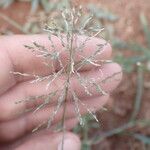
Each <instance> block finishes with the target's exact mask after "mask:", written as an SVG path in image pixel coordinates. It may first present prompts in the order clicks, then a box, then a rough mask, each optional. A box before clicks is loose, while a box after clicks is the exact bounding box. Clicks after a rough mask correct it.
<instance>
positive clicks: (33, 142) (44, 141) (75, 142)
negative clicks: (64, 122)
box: [15, 132, 81, 150]
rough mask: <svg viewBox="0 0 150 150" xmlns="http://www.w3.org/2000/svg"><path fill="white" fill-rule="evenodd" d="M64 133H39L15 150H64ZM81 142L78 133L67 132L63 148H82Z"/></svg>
mask: <svg viewBox="0 0 150 150" xmlns="http://www.w3.org/2000/svg"><path fill="white" fill-rule="evenodd" d="M62 139H63V133H61V132H60V133H54V134H48V133H45V134H42V135H41V134H39V135H38V134H37V135H36V136H32V137H31V138H27V139H26V140H25V141H24V142H22V144H21V145H19V146H17V147H16V149H15V150H27V149H29V150H41V149H42V150H62ZM80 149H81V142H80V139H79V137H78V136H77V135H75V134H73V133H71V132H66V133H65V135H64V144H63V150H80Z"/></svg>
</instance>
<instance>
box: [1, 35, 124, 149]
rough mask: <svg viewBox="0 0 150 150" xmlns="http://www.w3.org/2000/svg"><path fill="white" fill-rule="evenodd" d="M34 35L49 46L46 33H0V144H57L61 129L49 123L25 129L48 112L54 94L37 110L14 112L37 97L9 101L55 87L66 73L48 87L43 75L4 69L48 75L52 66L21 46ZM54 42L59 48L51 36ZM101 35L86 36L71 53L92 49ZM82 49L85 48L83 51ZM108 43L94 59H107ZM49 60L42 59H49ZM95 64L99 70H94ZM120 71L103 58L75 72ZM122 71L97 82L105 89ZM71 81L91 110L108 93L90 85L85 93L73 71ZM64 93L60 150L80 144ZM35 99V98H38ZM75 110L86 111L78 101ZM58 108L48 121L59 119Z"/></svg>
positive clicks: (100, 73) (101, 103) (30, 146)
mask: <svg viewBox="0 0 150 150" xmlns="http://www.w3.org/2000/svg"><path fill="white" fill-rule="evenodd" d="M84 39H85V37H78V38H77V42H78V43H81V42H82V41H83V40H84ZM33 41H36V42H38V43H40V44H42V45H44V46H45V47H47V48H48V49H49V50H50V51H51V50H52V48H51V46H50V43H49V41H48V39H47V36H46V35H14V36H1V37H0V60H1V62H0V68H1V69H0V149H1V150H9V149H10V150H26V149H29V150H30V149H32V150H41V149H43V150H48V149H51V150H57V149H58V148H60V146H59V144H61V140H62V133H61V132H60V133H54V132H53V131H52V130H51V129H48V130H42V131H38V132H36V133H34V134H32V133H31V131H32V129H34V128H35V127H36V126H38V125H39V124H40V123H42V122H43V121H44V120H46V119H47V118H48V117H49V114H50V113H51V112H53V110H54V108H55V106H56V104H57V103H56V99H57V97H56V99H54V100H53V102H52V103H51V104H50V105H49V106H47V107H46V108H44V109H42V110H39V111H38V112H37V113H35V114H33V113H32V112H29V113H26V114H20V113H19V112H20V111H23V110H25V109H28V108H34V107H35V106H36V105H37V103H30V105H27V104H26V103H21V104H15V102H16V100H18V99H19V100H20V99H24V98H26V97H28V96H38V95H41V94H46V93H47V92H51V91H53V90H55V89H58V88H59V87H60V86H61V85H62V83H63V82H62V81H64V80H65V79H66V75H65V74H62V76H61V77H59V78H58V79H57V81H55V82H54V83H53V84H52V88H51V89H48V91H46V90H45V88H44V87H45V86H46V84H47V82H48V81H44V82H41V83H36V84H31V83H30V82H31V81H32V80H33V78H32V77H22V76H16V75H14V74H11V73H10V72H11V71H12V72H13V71H15V72H21V73H33V72H34V74H38V75H43V76H46V75H49V74H51V73H52V72H53V71H54V70H52V69H50V68H48V67H46V66H45V65H44V64H43V59H42V58H37V57H35V55H34V54H33V52H31V51H29V50H27V49H26V48H24V46H23V45H24V44H26V45H31V42H33ZM53 41H54V45H56V47H57V48H58V50H61V49H62V46H61V43H60V40H59V39H58V38H56V37H53ZM104 42H105V41H104V40H100V39H97V38H93V39H91V40H89V41H88V42H87V44H86V46H85V48H84V50H83V53H81V54H80V55H79V56H77V57H76V58H75V59H76V61H79V60H80V59H81V55H82V56H84V57H87V56H89V55H90V54H92V52H93V50H94V49H96V45H97V44H100V43H101V44H102V43H104ZM85 52H86V53H85ZM111 53H112V50H111V46H110V45H109V44H107V45H106V46H105V47H104V49H103V51H102V53H101V54H100V55H98V56H97V59H99V60H107V59H111ZM61 58H62V63H63V64H64V65H65V64H66V63H67V55H66V53H65V52H62V53H61ZM49 61H50V60H47V62H49ZM54 64H55V71H59V70H60V68H59V65H58V63H57V62H55V63H54ZM99 70H100V71H99ZM117 72H121V67H120V66H119V65H118V64H116V63H109V64H104V65H102V66H101V67H98V68H93V66H90V65H88V66H85V67H84V69H82V70H81V75H84V76H88V77H93V78H98V77H99V78H100V80H104V79H105V78H107V77H108V76H111V75H113V74H114V73H117ZM121 78H122V74H121V73H120V74H119V75H118V76H117V80H116V79H115V77H114V78H112V79H111V82H106V83H103V84H102V85H101V86H102V88H103V89H104V90H105V91H107V92H108V93H109V94H110V93H111V92H112V91H113V90H114V89H115V88H116V87H117V85H118V84H119V82H120V81H121ZM71 82H72V84H71V87H72V89H74V90H75V91H76V93H78V96H79V98H80V100H81V101H83V102H84V103H85V104H87V106H89V108H92V109H94V110H95V111H96V110H98V109H100V108H101V107H103V106H104V105H105V104H106V103H107V102H108V99H109V94H108V95H105V96H104V95H103V96H102V95H97V93H96V91H94V90H92V89H90V90H91V91H92V93H93V95H92V96H88V95H86V94H85V92H84V90H83V88H81V86H80V85H79V84H78V82H77V80H76V76H73V77H72V78H71ZM70 99H71V98H70V96H68V99H67V110H66V121H65V124H66V127H67V129H68V131H67V132H66V134H65V142H64V143H65V144H64V145H65V146H64V147H65V150H68V149H72V150H80V146H81V143H80V140H79V137H78V136H77V135H75V134H73V133H71V132H69V130H70V129H72V128H73V127H74V126H75V125H76V124H77V123H78V121H77V117H76V114H75V113H74V111H72V110H73V109H74V106H73V105H72V104H71V103H70V102H69V100H70ZM39 103H41V101H40V100H39V101H38V104H39ZM80 109H81V114H85V113H87V110H86V108H84V107H83V106H80ZM62 111H63V110H62V109H60V111H59V112H58V114H57V115H56V117H55V119H54V121H53V123H52V127H55V125H56V123H58V122H60V120H61V117H62Z"/></svg>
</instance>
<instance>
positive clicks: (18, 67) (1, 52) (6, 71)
mask: <svg viewBox="0 0 150 150" xmlns="http://www.w3.org/2000/svg"><path fill="white" fill-rule="evenodd" d="M85 38H87V37H81V36H79V37H77V43H78V44H81V43H82V42H83V41H84V40H85ZM52 40H53V42H54V45H55V46H56V50H58V51H61V50H63V47H62V45H61V42H60V39H58V38H57V37H55V36H53V37H52ZM34 41H36V42H37V43H39V44H41V45H43V46H45V47H46V48H47V49H48V50H49V51H52V50H53V49H52V46H51V43H50V41H49V40H48V38H47V36H46V35H14V36H3V37H1V38H0V58H1V59H0V60H4V61H1V63H0V68H1V72H2V73H0V87H3V89H1V91H0V93H3V92H4V91H6V90H7V89H9V88H10V87H12V85H15V83H16V82H18V81H22V80H23V81H24V80H26V79H29V78H31V77H27V78H24V77H23V76H19V77H17V78H16V76H14V75H13V74H10V71H12V72H13V71H15V72H21V73H29V74H37V75H48V74H50V73H52V72H53V71H54V70H59V69H60V67H59V65H58V62H57V61H56V62H54V67H55V68H54V69H51V68H52V67H47V66H46V65H45V64H44V63H43V62H45V61H46V62H48V63H49V64H51V63H52V60H51V59H49V58H47V59H44V58H40V57H35V54H34V53H33V52H31V51H30V50H28V49H26V48H25V47H24V45H31V44H32V42H34ZM103 43H105V41H104V40H100V39H97V38H92V39H91V40H89V41H88V42H87V43H86V46H85V47H84V49H83V52H79V54H80V55H82V56H83V57H86V56H89V55H91V54H93V51H94V50H95V49H96V47H97V44H103ZM110 56H111V47H110V45H109V44H107V45H106V46H104V48H103V50H102V53H101V54H100V55H99V56H98V59H99V60H100V59H104V60H105V59H109V58H110ZM60 57H61V60H62V63H63V64H66V63H67V61H68V58H67V54H66V52H62V53H61V55H60ZM81 58H82V57H80V56H79V55H78V56H77V57H76V61H78V60H81Z"/></svg>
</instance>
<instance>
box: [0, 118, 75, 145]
mask: <svg viewBox="0 0 150 150" xmlns="http://www.w3.org/2000/svg"><path fill="white" fill-rule="evenodd" d="M21 121H22V119H16V120H12V121H7V122H4V123H1V124H0V144H1V143H3V144H4V143H6V142H7V143H8V142H12V141H14V140H16V139H18V138H20V137H22V136H23V135H24V136H25V135H27V133H24V134H23V131H21V130H22V128H23V127H22V126H21ZM77 124H78V119H77V117H74V118H69V119H67V120H66V121H65V128H66V130H67V131H68V130H71V129H72V128H74V127H75V126H76V125H77ZM57 125H58V123H57V122H56V123H53V124H52V126H51V127H50V129H48V130H47V131H48V132H51V133H52V132H53V131H55V130H56V129H57ZM41 131H42V130H41ZM41 131H38V132H41ZM10 132H11V134H10ZM24 132H25V131H24ZM30 134H32V132H31V133H30Z"/></svg>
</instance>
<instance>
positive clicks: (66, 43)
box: [12, 7, 120, 150]
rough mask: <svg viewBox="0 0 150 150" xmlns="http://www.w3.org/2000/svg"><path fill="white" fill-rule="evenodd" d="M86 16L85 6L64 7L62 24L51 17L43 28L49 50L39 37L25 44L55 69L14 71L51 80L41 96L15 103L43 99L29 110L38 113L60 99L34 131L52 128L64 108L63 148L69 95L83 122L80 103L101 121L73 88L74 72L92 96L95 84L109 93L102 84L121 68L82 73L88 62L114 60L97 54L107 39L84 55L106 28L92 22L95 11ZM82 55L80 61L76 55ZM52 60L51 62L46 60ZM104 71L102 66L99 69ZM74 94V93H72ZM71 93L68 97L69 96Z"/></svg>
mask: <svg viewBox="0 0 150 150" xmlns="http://www.w3.org/2000/svg"><path fill="white" fill-rule="evenodd" d="M82 16H83V13H82V7H79V8H76V9H75V8H64V10H63V11H62V12H61V18H62V22H63V23H62V24H61V23H59V22H58V20H56V21H55V20H54V19H53V18H52V19H51V21H50V24H47V25H45V28H44V30H45V31H46V32H47V33H48V39H49V42H50V47H51V50H49V49H48V48H47V47H45V46H43V45H41V44H39V43H37V42H36V41H35V42H33V43H31V45H25V47H26V48H27V49H28V50H30V51H32V52H33V53H34V54H35V57H40V58H42V59H43V58H44V59H45V62H44V64H45V65H46V66H47V67H49V68H51V69H52V70H54V71H53V73H51V74H50V75H47V76H40V75H35V74H27V73H21V72H12V73H13V74H15V75H21V76H26V77H29V76H32V77H33V78H34V79H33V80H32V82H31V84H36V83H39V82H43V81H48V83H47V85H46V87H45V90H46V92H47V94H45V95H39V96H33V97H28V98H26V99H23V100H16V103H17V104H19V103H30V102H34V101H37V100H38V99H42V102H41V103H40V104H38V106H36V108H33V109H31V110H26V111H33V113H36V112H37V111H39V110H41V109H43V108H44V107H46V106H48V105H50V103H51V101H52V100H54V99H55V100H57V105H56V107H55V109H54V110H53V112H52V114H49V118H48V119H47V120H45V121H44V122H42V123H41V124H39V125H38V126H37V127H36V128H35V129H33V132H35V131H37V130H38V129H40V128H43V127H47V128H50V127H51V124H52V123H53V120H54V118H55V116H56V114H57V113H58V111H59V110H60V108H63V113H62V122H61V129H62V131H63V138H62V150H63V145H64V135H65V130H66V129H65V117H66V110H67V101H68V99H71V101H72V103H73V104H74V111H75V113H76V115H77V118H78V120H79V123H80V125H82V126H83V125H84V121H83V119H82V116H81V113H80V107H81V106H82V107H85V108H86V109H87V112H88V113H89V114H90V115H92V116H93V118H94V119H95V120H96V121H97V122H98V119H97V117H96V115H95V112H94V111H93V110H92V109H91V108H89V106H87V105H86V104H85V103H84V102H83V101H81V100H80V98H79V96H78V93H76V91H75V90H74V89H73V88H72V83H71V78H72V77H73V76H76V77H77V78H76V80H77V81H78V83H79V84H80V85H81V87H82V88H83V89H84V91H85V93H86V94H87V95H89V96H92V92H91V90H89V88H90V89H91V88H94V89H95V90H96V91H97V92H98V93H99V94H100V95H107V91H104V90H103V88H102V87H101V84H103V83H105V82H107V80H111V78H113V77H114V76H117V75H118V74H120V72H117V73H114V74H113V75H111V76H108V77H107V78H105V79H104V80H101V79H99V78H98V79H96V78H89V77H86V76H83V74H81V73H82V71H81V69H83V68H84V67H85V66H86V65H92V66H94V67H98V68H100V67H101V66H102V64H104V63H110V62H111V60H98V59H96V58H97V56H98V55H100V54H101V53H102V52H103V48H104V46H105V45H106V44H107V42H105V43H104V44H101V43H99V44H97V48H96V49H95V50H93V53H92V54H91V55H90V56H88V57H85V56H84V55H82V54H84V53H85V51H84V50H85V46H86V44H87V42H88V41H89V40H91V39H92V38H94V37H101V36H100V33H101V32H102V30H103V29H101V28H99V27H93V26H92V15H90V16H89V17H88V18H86V20H84V22H83V21H82V22H81V18H82ZM55 36H56V37H57V38H59V39H60V42H61V47H62V49H61V50H60V49H59V50H58V48H57V46H56V45H55V43H54V37H55ZM79 36H84V37H86V38H85V40H84V41H83V42H82V43H80V44H78V43H79V42H77V40H78V37H79ZM62 53H66V56H67V57H68V58H67V60H68V62H67V63H66V64H64V63H63V60H62V59H61V54H62ZM79 57H80V58H81V59H80V60H78V61H77V59H76V58H79ZM48 59H49V60H51V61H50V62H51V63H47V61H46V60H48ZM56 64H57V65H58V66H59V68H60V69H59V71H58V70H56V68H55V65H56ZM100 73H101V70H100ZM63 74H65V77H66V80H65V81H64V82H63V81H62V82H63V83H62V84H61V85H60V87H58V89H57V90H55V91H51V92H50V89H52V88H51V87H52V86H53V83H54V82H55V81H57V79H58V78H59V77H62V75H63ZM70 95H71V96H70ZM68 97H69V98H68Z"/></svg>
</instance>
